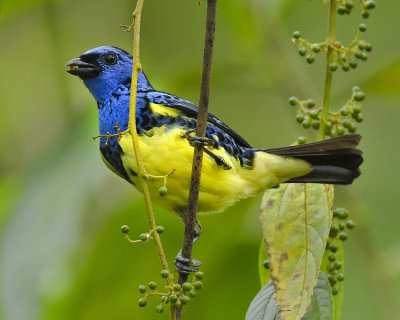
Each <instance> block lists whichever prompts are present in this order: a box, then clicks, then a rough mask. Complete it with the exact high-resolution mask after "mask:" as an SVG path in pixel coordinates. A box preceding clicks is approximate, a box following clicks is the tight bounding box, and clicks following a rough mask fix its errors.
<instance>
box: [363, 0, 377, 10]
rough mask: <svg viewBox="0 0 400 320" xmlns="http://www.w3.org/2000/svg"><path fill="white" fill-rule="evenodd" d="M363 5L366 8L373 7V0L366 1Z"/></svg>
mask: <svg viewBox="0 0 400 320" xmlns="http://www.w3.org/2000/svg"><path fill="white" fill-rule="evenodd" d="M365 7H366V8H367V9H368V10H371V9H374V8H375V7H376V4H375V1H373V0H369V1H366V2H365Z"/></svg>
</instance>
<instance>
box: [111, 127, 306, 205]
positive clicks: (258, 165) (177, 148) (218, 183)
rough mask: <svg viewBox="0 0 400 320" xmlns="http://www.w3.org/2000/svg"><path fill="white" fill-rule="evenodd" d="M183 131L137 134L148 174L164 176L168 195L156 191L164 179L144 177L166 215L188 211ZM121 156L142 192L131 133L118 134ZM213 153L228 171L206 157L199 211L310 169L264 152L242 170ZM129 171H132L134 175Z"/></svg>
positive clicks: (187, 150) (189, 153) (189, 152)
mask: <svg viewBox="0 0 400 320" xmlns="http://www.w3.org/2000/svg"><path fill="white" fill-rule="evenodd" d="M185 132H186V130H184V129H182V128H173V129H166V127H159V128H153V129H152V130H151V134H149V136H147V135H141V136H139V146H140V151H141V154H142V157H143V161H144V165H145V168H146V171H147V172H148V173H149V174H150V175H155V176H162V175H167V174H169V173H170V172H172V171H173V170H174V169H175V171H174V173H173V174H172V175H170V176H169V177H168V180H167V181H168V182H167V187H168V192H167V194H166V195H164V196H161V195H160V194H159V192H158V189H159V188H160V187H161V186H162V185H163V180H162V179H152V178H150V179H148V181H147V182H148V186H149V190H150V195H151V199H152V200H153V201H154V202H156V203H158V204H159V205H161V206H162V207H164V208H166V209H167V210H170V211H175V212H182V211H185V209H186V208H187V202H188V197H189V188H190V177H191V169H192V159H193V147H192V146H190V144H189V142H188V141H187V139H186V138H184V137H183V135H184V134H185ZM119 144H120V146H121V148H122V150H123V153H124V154H123V156H122V157H121V158H122V163H123V165H124V167H125V170H126V172H127V173H128V175H129V177H130V179H131V180H132V181H133V182H134V183H135V186H136V187H137V188H138V189H139V190H140V182H139V178H138V176H137V175H136V174H137V173H138V168H137V164H136V159H135V155H134V151H133V147H132V139H131V136H130V134H125V135H123V136H122V138H121V140H120V142H119ZM209 149H210V150H211V151H212V152H213V153H214V154H218V155H220V156H222V157H224V160H225V161H226V163H228V164H229V165H230V166H231V167H232V169H230V170H224V169H223V168H222V167H221V166H218V165H217V164H216V162H215V160H214V159H213V158H212V157H210V156H209V155H207V154H204V158H203V168H202V175H201V183H200V193H199V204H198V210H199V212H218V211H222V210H223V209H225V208H226V207H228V206H230V205H232V204H234V203H235V202H237V201H238V200H241V199H245V198H248V197H251V196H254V195H255V194H257V193H258V192H260V191H262V190H265V189H267V188H271V187H273V186H275V185H277V184H279V183H281V182H284V181H286V180H288V179H290V178H292V177H296V176H301V175H304V174H307V173H308V172H309V171H310V166H309V165H308V164H307V163H306V162H304V161H302V160H296V159H290V158H284V157H281V156H277V155H272V154H268V153H265V152H257V153H256V155H255V158H254V166H253V168H252V169H244V168H243V167H241V166H240V163H239V161H237V160H236V159H235V158H234V157H232V156H230V155H229V154H228V153H227V152H226V151H225V150H224V149H223V148H219V149H214V148H209ZM132 171H133V172H132Z"/></svg>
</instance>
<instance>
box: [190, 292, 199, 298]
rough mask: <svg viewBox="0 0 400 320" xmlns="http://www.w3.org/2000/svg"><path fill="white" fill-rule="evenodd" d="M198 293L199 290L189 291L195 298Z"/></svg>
mask: <svg viewBox="0 0 400 320" xmlns="http://www.w3.org/2000/svg"><path fill="white" fill-rule="evenodd" d="M196 295H197V292H196V291H194V290H192V291H190V292H189V296H191V297H192V298H194V297H195V296H196Z"/></svg>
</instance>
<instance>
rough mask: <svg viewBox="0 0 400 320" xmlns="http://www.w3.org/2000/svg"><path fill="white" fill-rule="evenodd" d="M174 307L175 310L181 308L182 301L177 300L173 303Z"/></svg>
mask: <svg viewBox="0 0 400 320" xmlns="http://www.w3.org/2000/svg"><path fill="white" fill-rule="evenodd" d="M174 306H175V308H178V309H180V308H182V301H181V300H180V299H178V300H177V301H176V302H175V304H174Z"/></svg>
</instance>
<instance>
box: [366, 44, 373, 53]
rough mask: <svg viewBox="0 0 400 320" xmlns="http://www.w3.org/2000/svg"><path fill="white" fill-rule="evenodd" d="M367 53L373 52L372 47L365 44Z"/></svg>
mask: <svg viewBox="0 0 400 320" xmlns="http://www.w3.org/2000/svg"><path fill="white" fill-rule="evenodd" d="M365 51H368V52H371V51H372V45H371V44H370V43H367V44H365Z"/></svg>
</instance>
